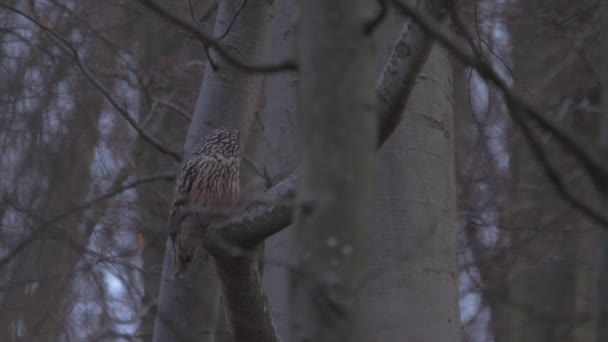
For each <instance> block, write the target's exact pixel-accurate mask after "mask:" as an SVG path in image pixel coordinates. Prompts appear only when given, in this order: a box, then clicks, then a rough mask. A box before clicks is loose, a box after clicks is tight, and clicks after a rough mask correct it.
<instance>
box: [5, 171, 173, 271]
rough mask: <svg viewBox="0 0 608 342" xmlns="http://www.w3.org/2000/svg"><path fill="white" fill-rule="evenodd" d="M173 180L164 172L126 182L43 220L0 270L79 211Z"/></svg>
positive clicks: (171, 174) (13, 251)
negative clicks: (133, 189) (123, 194)
mask: <svg viewBox="0 0 608 342" xmlns="http://www.w3.org/2000/svg"><path fill="white" fill-rule="evenodd" d="M173 179H175V173H174V172H164V173H159V174H156V175H150V176H146V177H141V178H137V179H134V180H132V181H130V182H127V183H126V184H124V185H121V186H119V187H116V188H114V189H112V190H109V191H108V192H106V193H104V194H102V195H99V196H97V197H95V198H93V199H90V200H88V201H86V202H84V203H82V204H79V205H76V206H74V207H72V208H70V209H68V210H66V211H64V212H62V213H61V214H59V215H56V216H55V217H53V218H51V219H50V220H45V222H43V223H42V225H41V226H40V228H38V229H36V230H35V231H34V232H32V233H31V234H30V236H29V237H27V238H26V239H24V240H22V241H21V242H19V243H18V244H17V245H16V246H15V247H14V248H13V249H12V250H11V251H10V252H9V253H8V254H6V255H5V256H4V257H2V259H0V269H1V268H2V267H4V266H6V265H7V264H8V263H9V262H10V261H11V260H12V259H13V258H14V257H15V256H17V255H18V254H19V253H21V251H22V250H23V249H24V248H25V247H26V246H27V245H29V244H30V243H31V242H32V241H34V240H36V239H37V238H38V237H39V235H40V234H41V233H43V232H44V231H46V230H47V229H49V228H51V227H53V226H54V225H56V224H57V223H59V222H61V221H62V220H64V219H66V218H67V217H69V216H71V215H73V214H75V213H77V212H79V211H82V210H86V209H89V208H91V207H92V206H93V205H95V204H97V203H99V202H102V201H105V200H108V199H110V198H112V197H114V196H117V195H119V194H121V193H123V192H125V191H127V190H129V189H132V188H135V187H136V186H139V185H141V184H146V183H151V182H157V181H172V180H173Z"/></svg>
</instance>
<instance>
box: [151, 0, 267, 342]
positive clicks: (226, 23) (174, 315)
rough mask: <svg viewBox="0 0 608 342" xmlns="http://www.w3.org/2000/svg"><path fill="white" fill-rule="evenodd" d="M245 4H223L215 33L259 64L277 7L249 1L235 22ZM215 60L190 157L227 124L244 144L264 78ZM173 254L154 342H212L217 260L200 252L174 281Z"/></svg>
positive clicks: (194, 127) (196, 114) (198, 110)
mask: <svg viewBox="0 0 608 342" xmlns="http://www.w3.org/2000/svg"><path fill="white" fill-rule="evenodd" d="M241 4H242V2H241V1H237V0H227V1H222V2H221V3H220V7H219V9H218V14H217V19H216V25H215V29H214V32H215V33H214V35H215V36H222V35H223V34H224V32H226V30H227V29H228V34H227V35H225V37H224V38H222V39H221V43H222V44H223V45H224V46H225V47H226V48H227V49H229V51H231V52H232V53H234V54H236V55H237V56H238V57H240V58H242V59H244V58H247V60H248V61H254V62H255V61H258V60H261V59H263V58H264V57H265V46H266V44H267V40H268V39H267V38H268V32H269V29H270V26H271V25H270V23H271V18H272V13H273V6H274V5H273V4H272V3H268V2H265V1H255V2H251V1H249V2H247V3H246V4H245V6H244V7H243V8H242V10H241V11H240V13H239V14H238V16H237V17H236V19H235V20H234V22H233V23H232V19H233V18H235V14H236V13H237V11H238V9H239V7H240V5H241ZM231 23H232V25H231ZM211 56H212V58H213V60H214V63H215V66H216V67H217V70H214V69H213V66H212V65H210V64H208V65H207V68H206V72H205V76H204V80H203V82H202V85H201V90H200V93H199V98H198V101H197V105H196V109H195V112H194V115H193V117H192V123H191V125H190V129H189V131H188V137H187V139H186V143H185V150H186V153H187V154H188V153H189V152H190V151H191V149H192V147H193V146H194V145H195V144H196V143H197V142H198V141H199V140H200V139H201V137H203V136H204V135H205V134H207V133H208V132H210V131H211V130H213V129H215V128H217V127H222V126H228V127H235V128H238V129H239V130H240V132H241V144H242V145H245V143H246V139H247V136H248V131H249V127H250V124H251V120H252V119H253V114H254V111H255V107H256V101H257V99H258V94H259V90H260V86H261V82H262V76H261V75H259V74H254V73H250V72H244V71H242V70H238V69H236V68H234V67H233V66H231V65H230V64H228V63H226V62H224V61H223V60H222V59H221V57H219V56H218V55H217V54H216V53H213V52H212V53H211ZM169 242H170V241H169V240H168V241H167V244H169ZM171 253H172V251H171V248H166V252H165V261H164V265H163V276H162V283H161V288H160V295H159V302H158V314H157V319H156V325H155V330H154V341H157V342H162V341H177V340H182V339H184V338H186V339H188V340H196V341H213V339H214V335H215V327H216V321H217V317H218V312H219V309H220V308H219V303H220V287H219V280H218V277H217V275H216V272H215V265H214V261H213V259H212V258H211V257H209V255H207V254H206V253H204V252H201V253H199V256H198V262H195V264H194V265H192V268H193V270H192V271H191V272H189V273H188V275H187V276H186V277H184V278H183V279H173V278H172V277H171V274H172V273H173V270H172V269H171V262H170V260H171Z"/></svg>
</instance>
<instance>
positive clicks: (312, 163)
mask: <svg viewBox="0 0 608 342" xmlns="http://www.w3.org/2000/svg"><path fill="white" fill-rule="evenodd" d="M364 4H365V1H352V0H340V1H329V2H328V1H325V0H310V1H305V2H303V4H302V20H301V22H300V35H299V54H300V55H299V57H300V58H299V63H300V67H301V69H300V72H301V78H302V81H301V84H300V88H299V97H298V103H299V105H298V109H299V111H298V115H299V116H298V119H299V120H298V123H299V125H300V126H299V129H300V130H301V134H300V135H301V140H300V142H301V160H302V164H301V169H300V170H301V173H300V177H301V178H300V179H299V180H298V181H299V185H298V188H297V189H298V199H297V210H296V213H295V214H296V220H295V227H294V228H295V231H294V234H295V236H294V239H293V242H292V244H291V246H292V253H293V254H292V255H293V262H294V265H293V268H292V270H291V287H290V290H291V291H290V296H289V297H290V310H291V315H293V319H292V323H291V327H290V328H291V329H290V330H291V331H290V333H291V340H292V341H294V342H295V341H320V342H321V341H365V340H366V333H367V332H366V328H365V326H366V324H367V322H366V321H367V318H366V317H365V315H364V313H365V310H364V306H365V299H364V293H363V292H362V291H361V287H362V285H363V283H364V281H365V275H366V256H367V240H368V231H367V230H368V227H369V218H370V217H369V213H370V209H371V208H370V203H371V201H370V200H371V196H370V195H371V188H372V187H371V183H372V182H371V179H372V163H373V151H374V147H375V145H376V121H375V116H374V115H373V108H374V106H373V101H374V97H373V94H374V93H373V80H374V77H373V58H372V50H371V45H370V39H369V37H366V36H364V33H363V25H364V23H365V22H364V17H363V16H362V13H361V12H362V11H361V9H362V7H363V5H364Z"/></svg>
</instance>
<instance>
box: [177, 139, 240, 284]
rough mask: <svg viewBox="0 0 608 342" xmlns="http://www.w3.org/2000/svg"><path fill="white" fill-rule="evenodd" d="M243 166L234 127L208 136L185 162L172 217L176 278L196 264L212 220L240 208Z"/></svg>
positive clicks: (181, 169)
mask: <svg viewBox="0 0 608 342" xmlns="http://www.w3.org/2000/svg"><path fill="white" fill-rule="evenodd" d="M240 164H241V144H240V141H239V132H238V131H237V130H235V129H231V128H220V129H216V130H214V131H213V132H211V133H209V134H208V135H206V136H205V137H204V138H203V139H202V140H201V141H200V143H199V144H198V145H197V146H196V147H195V148H194V150H193V151H192V154H191V155H190V158H188V159H187V160H185V161H184V162H183V163H182V165H181V167H180V170H179V172H178V174H177V180H176V185H175V195H174V198H173V204H172V205H171V212H170V214H169V235H170V237H171V240H172V241H173V260H172V262H173V270H174V275H182V274H183V273H184V271H185V270H186V267H187V266H188V264H189V263H190V262H191V261H192V258H193V257H194V253H195V250H196V246H197V243H198V242H200V241H201V240H202V238H204V236H205V233H206V231H205V230H206V225H207V223H208V221H210V220H211V219H212V218H213V217H217V216H218V213H222V212H225V211H226V209H230V208H232V207H234V206H236V204H237V201H238V198H239V172H240ZM201 237H202V238H201Z"/></svg>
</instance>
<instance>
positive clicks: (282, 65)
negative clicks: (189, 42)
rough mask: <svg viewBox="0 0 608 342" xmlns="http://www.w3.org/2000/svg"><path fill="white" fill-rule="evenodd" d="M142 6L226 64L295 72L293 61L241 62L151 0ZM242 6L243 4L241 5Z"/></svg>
mask: <svg viewBox="0 0 608 342" xmlns="http://www.w3.org/2000/svg"><path fill="white" fill-rule="evenodd" d="M139 1H140V2H141V3H142V4H144V5H145V6H146V7H148V8H149V9H150V10H152V11H153V12H154V13H156V14H158V15H159V16H160V17H162V18H164V19H165V20H167V21H168V22H170V23H172V24H173V25H175V26H177V27H179V28H180V29H182V30H184V31H186V32H188V33H190V34H192V35H193V36H194V37H196V38H197V39H198V40H200V41H201V42H202V43H203V44H205V45H206V46H210V47H212V48H213V49H214V50H215V51H216V52H217V53H218V54H219V55H220V56H221V57H222V58H224V59H225V60H226V62H228V63H230V64H231V65H233V66H235V67H237V68H239V69H241V70H244V71H250V72H262V73H274V72H285V71H296V70H297V65H296V64H295V62H293V61H284V62H279V63H272V64H255V63H251V62H248V61H244V60H241V59H239V58H237V57H235V56H234V55H232V54H231V53H230V52H229V51H228V50H227V49H226V47H224V46H223V45H222V44H220V43H219V41H218V40H216V39H213V38H211V37H210V36H209V35H207V34H206V33H204V32H202V31H200V30H199V29H198V28H196V27H195V26H193V25H192V24H190V23H189V22H186V21H184V20H182V19H180V18H178V17H177V16H175V15H174V14H172V13H170V12H169V11H167V10H165V9H164V8H162V7H161V6H159V5H158V4H157V3H155V2H154V1H152V0H139ZM243 5H244V4H243Z"/></svg>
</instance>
